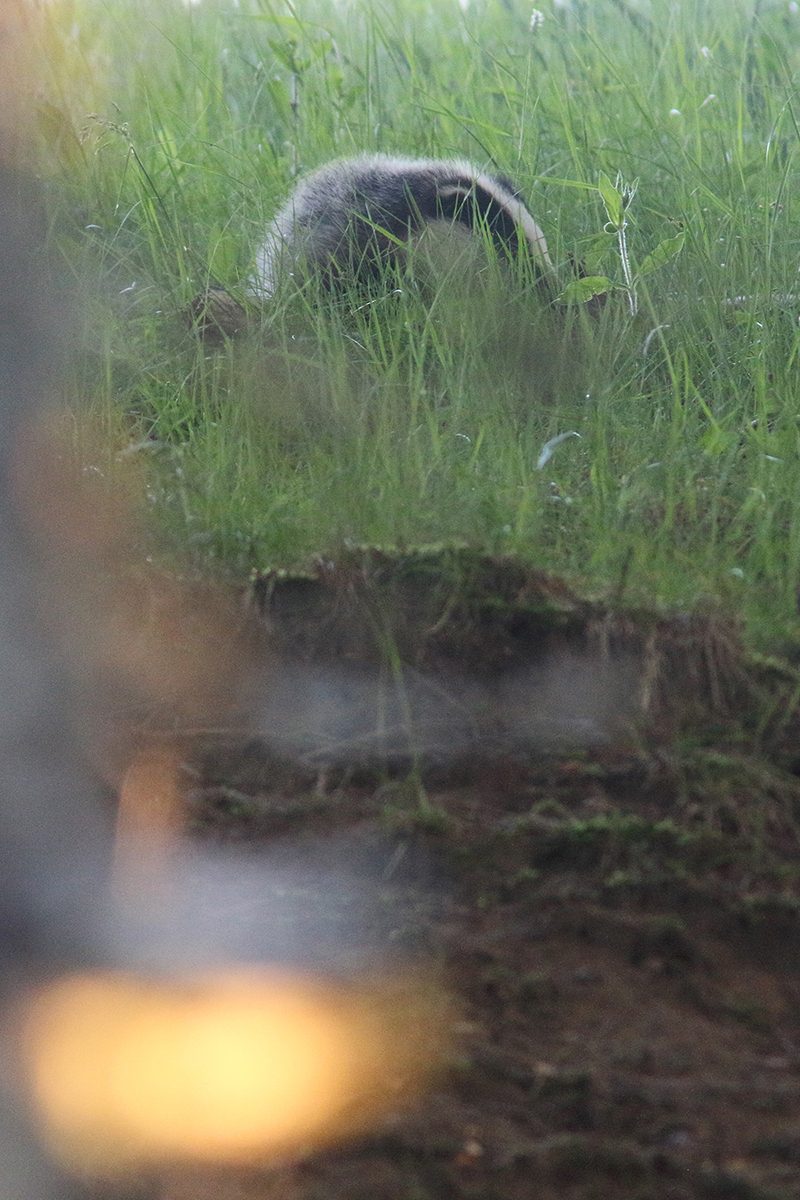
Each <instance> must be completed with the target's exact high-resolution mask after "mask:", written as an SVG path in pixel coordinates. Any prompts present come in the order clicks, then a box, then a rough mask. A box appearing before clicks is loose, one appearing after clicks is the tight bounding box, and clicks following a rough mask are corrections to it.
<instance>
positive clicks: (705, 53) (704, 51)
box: [700, 46, 711, 58]
mask: <svg viewBox="0 0 800 1200" xmlns="http://www.w3.org/2000/svg"><path fill="white" fill-rule="evenodd" d="M700 53H701V54H702V56H703V58H711V51H710V50H709V48H708V46H701V47H700Z"/></svg>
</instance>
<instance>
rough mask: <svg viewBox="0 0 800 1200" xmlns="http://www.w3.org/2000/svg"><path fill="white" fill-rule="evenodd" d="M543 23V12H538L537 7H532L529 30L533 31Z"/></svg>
mask: <svg viewBox="0 0 800 1200" xmlns="http://www.w3.org/2000/svg"><path fill="white" fill-rule="evenodd" d="M543 25H544V13H543V12H540V11H539V9H538V8H534V9H533V11H532V12H531V31H532V32H533V31H535V30H537V29H541V27H542V26H543Z"/></svg>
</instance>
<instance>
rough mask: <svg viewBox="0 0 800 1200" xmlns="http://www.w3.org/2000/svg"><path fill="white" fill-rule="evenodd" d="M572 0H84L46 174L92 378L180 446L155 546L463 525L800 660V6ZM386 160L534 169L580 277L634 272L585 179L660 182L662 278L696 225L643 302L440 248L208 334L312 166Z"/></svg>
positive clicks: (284, 560) (70, 24) (204, 564)
mask: <svg viewBox="0 0 800 1200" xmlns="http://www.w3.org/2000/svg"><path fill="white" fill-rule="evenodd" d="M542 3H543V5H544V7H543V9H542V12H543V21H542V22H541V23H540V24H538V25H536V27H535V28H533V29H532V28H531V7H530V6H529V5H528V4H527V3H525V4H522V3H520V2H519V0H506V2H505V3H500V2H499V0H485V2H484V0H481V2H478V0H475V2H474V3H471V4H469V5H468V6H467V7H466V8H465V9H463V10H462V9H461V8H460V7H459V5H458V3H456V0H386V2H385V3H379V2H377V0H374V2H372V3H369V2H366V3H361V2H358V3H356V2H349V3H348V2H347V0H343V2H342V3H336V4H334V3H332V2H330V0H329V2H327V3H324V2H323V0H308V2H306V0H297V2H296V3H295V4H294V5H289V4H286V5H283V4H281V3H279V2H278V0H275V2H274V3H272V2H271V0H239V3H238V4H236V5H234V3H233V2H232V0H231V2H230V3H222V2H220V3H211V2H207V0H202V2H201V3H199V4H197V5H196V6H185V5H184V4H183V3H180V2H179V0H178V2H175V0H157V2H156V0H139V2H138V3H136V4H123V3H122V2H121V0H106V2H105V3H101V2H100V0H73V2H72V3H69V2H67V0H65V2H64V3H63V4H62V5H60V6H58V7H57V8H54V9H53V16H52V20H51V26H50V29H49V33H48V37H47V53H48V57H49V62H50V75H49V83H48V90H47V94H46V95H45V96H44V97H43V98H42V101H41V129H42V139H43V146H44V150H45V153H44V155H43V165H42V172H43V174H45V176H46V180H47V185H48V189H49V193H50V195H51V196H52V240H53V245H54V246H55V247H57V249H58V252H59V256H60V258H61V260H62V262H63V264H64V266H65V269H66V271H67V273H68V275H69V278H70V279H71V280H74V287H75V291H76V295H77V297H78V298H79V300H80V302H81V303H82V305H83V312H84V328H83V330H82V333H81V345H82V351H81V353H80V355H79V356H77V361H76V363H75V366H74V369H73V372H72V375H71V377H70V379H69V381H68V383H67V387H66V391H67V396H66V399H67V402H68V403H69V404H71V405H73V406H75V407H79V406H80V405H81V404H82V403H85V401H86V400H87V398H90V399H91V406H92V407H93V408H94V409H97V408H99V409H100V410H101V411H103V412H105V413H106V421H107V423H108V424H110V425H112V426H113V425H115V424H116V425H117V427H118V428H119V429H120V430H121V437H123V438H124V439H130V440H131V441H133V442H141V441H147V440H152V441H153V446H152V449H151V450H142V451H140V453H141V455H142V456H143V458H146V460H147V463H148V468H147V469H148V477H149V489H150V494H151V496H152V497H153V499H154V501H155V502H154V503H153V504H152V505H151V508H152V516H153V520H152V524H153V530H154V538H156V539H157V542H158V545H159V546H160V548H161V549H160V552H161V553H165V554H167V555H179V556H180V557H181V559H182V560H183V561H186V559H187V557H188V560H189V561H190V562H191V563H192V564H193V565H194V567H195V568H198V569H200V570H201V571H206V570H207V571H214V572H218V571H220V570H222V571H224V572H226V573H232V574H234V575H236V576H241V577H246V576H247V575H248V573H249V572H250V571H251V570H252V569H254V568H255V569H260V568H266V567H273V566H288V565H291V564H298V563H302V562H304V561H307V560H308V559H309V558H310V557H311V556H314V555H321V556H322V557H323V558H324V557H335V556H336V554H337V553H338V552H339V550H340V549H341V548H342V547H343V546H346V545H351V544H360V543H370V544H378V545H384V546H385V545H397V546H414V545H421V544H430V543H440V542H445V543H452V542H456V543H466V544H468V545H470V546H472V547H476V548H478V549H485V550H486V551H487V552H489V553H506V552H508V553H514V554H517V555H519V556H521V557H522V558H523V559H526V560H529V561H531V562H533V563H535V564H538V565H541V566H546V567H549V568H552V569H553V570H555V571H557V572H560V573H562V574H564V575H566V576H567V577H568V578H570V579H571V580H573V581H579V582H580V584H581V586H582V587H584V588H585V589H588V590H589V591H590V592H592V593H593V594H600V595H603V594H608V595H609V596H620V595H623V596H624V597H625V598H631V599H636V600H637V601H638V600H645V601H647V602H648V603H653V604H657V605H665V606H670V607H680V606H686V607H694V606H697V605H704V606H707V605H709V604H721V605H723V606H725V607H727V608H728V609H730V610H732V611H734V612H737V613H740V614H741V615H742V616H743V617H744V618H745V620H746V622H747V627H748V630H749V634H750V637H751V639H752V640H753V641H754V642H755V643H756V644H760V645H762V646H768V647H771V648H772V647H775V646H779V647H783V648H785V649H787V650H789V649H790V648H793V647H795V646H797V647H798V648H800V631H799V630H798V619H797V600H796V593H797V589H798V582H799V581H800V580H799V577H800V452H799V451H800V325H798V314H800V276H798V266H799V265H800V189H798V165H800V157H799V155H800V137H799V136H798V135H799V130H798V124H797V121H798V118H799V117H800V100H798V98H797V96H796V89H797V83H798V76H799V75H800V13H798V12H794V11H792V6H791V5H790V4H789V3H786V2H784V0H780V2H777V0H776V2H774V3H772V2H765V3H756V4H753V3H743V2H737V0H734V2H729V3H724V4H723V3H721V2H720V0H716V2H708V3H705V2H703V0H695V2H687V3H683V4H680V3H676V4H669V5H666V4H652V5H651V4H647V3H643V2H641V3H640V2H638V0H573V2H572V3H569V4H559V5H558V6H557V7H554V6H553V5H552V3H551V0H547V2H546V3H545V0H542ZM362 150H381V151H386V152H401V153H406V154H409V153H410V154H423V155H429V154H435V155H442V156H452V155H460V156H466V157H469V158H471V159H473V160H474V161H476V162H477V163H480V164H491V166H492V167H493V168H496V169H499V170H501V171H504V172H506V173H508V174H510V175H512V176H513V177H514V178H515V179H516V180H517V181H518V182H519V184H520V185H521V187H522V189H523V191H524V193H525V195H526V197H527V199H528V203H529V207H530V208H531V209H532V211H533V213H534V215H535V216H536V217H537V219H538V221H539V222H540V224H541V226H542V228H543V230H544V232H545V235H546V237H547V240H548V244H549V247H550V250H551V255H552V257H553V259H554V261H555V262H556V264H557V269H558V273H559V277H560V280H561V283H562V285H563V286H566V285H567V283H568V282H569V280H570V279H571V278H572V277H573V269H572V266H571V260H572V259H573V258H575V259H577V260H581V261H583V262H585V264H586V267H587V270H589V271H590V273H592V274H606V275H609V276H611V277H613V278H614V279H615V280H616V281H617V282H619V283H621V282H622V270H621V265H620V262H619V257H618V251H617V240H616V237H615V236H614V235H613V233H610V232H604V228H603V227H604V224H605V222H606V220H607V213H606V210H605V208H604V206H603V203H602V201H601V198H600V196H599V194H598V193H597V192H596V191H594V190H588V189H586V188H583V189H581V188H574V187H568V186H565V185H564V184H563V182H559V181H564V180H568V181H572V182H575V183H583V184H590V185H596V184H597V182H598V179H599V173H600V172H605V173H606V174H607V175H608V176H609V177H610V178H611V179H612V180H613V179H614V178H615V176H616V174H617V172H618V171H621V172H622V174H623V176H624V178H625V179H626V180H633V179H634V178H638V179H639V188H638V192H637V194H636V196H635V198H634V200H633V202H632V205H631V208H630V209H629V211H628V214H627V216H628V221H629V224H628V228H627V237H628V247H629V251H630V255H631V259H632V262H633V266H634V269H635V268H636V266H637V264H639V263H641V262H642V261H643V260H644V258H645V256H646V255H647V254H648V253H649V252H650V251H652V250H653V248H654V247H655V246H656V245H657V244H658V243H659V242H661V241H662V240H664V239H667V238H671V237H674V236H675V235H676V234H677V233H678V232H679V231H680V230H683V231H684V233H685V243H684V246H683V249H682V251H681V252H680V254H679V255H677V257H675V258H673V259H672V260H671V261H670V262H669V263H667V264H666V265H665V266H663V267H662V268H661V269H660V270H659V271H657V272H655V273H653V274H651V275H649V276H648V277H647V279H645V280H643V281H642V283H641V285H640V288H639V312H638V314H637V315H636V316H635V317H632V316H631V315H630V312H629V306H628V303H627V299H626V296H625V295H624V293H623V292H618V293H613V294H612V296H611V297H610V299H609V300H608V302H607V303H606V304H605V306H604V307H602V308H601V309H600V310H599V311H592V312H589V311H586V310H584V309H582V308H581V307H580V306H575V307H573V308H571V309H569V310H566V309H565V308H562V307H559V306H555V307H554V306H552V305H549V304H548V303H547V302H546V301H545V300H543V298H542V297H541V295H540V294H537V292H536V291H535V289H533V288H532V287H531V286H530V281H529V280H526V278H525V271H524V269H521V270H519V271H514V270H509V269H506V268H504V267H503V266H502V264H497V263H494V262H492V261H490V258H491V256H488V257H486V256H484V258H481V257H480V250H479V248H478V250H477V251H476V253H477V255H478V257H477V260H476V259H475V256H474V255H473V256H471V255H470V254H467V256H466V257H467V261H466V262H464V261H462V260H461V259H458V256H456V258H457V261H456V262H455V263H454V264H453V265H452V266H450V265H448V264H449V258H448V253H447V247H444V248H442V247H437V246H435V245H434V246H433V247H432V250H431V256H432V257H433V258H434V260H435V259H436V258H437V256H438V259H439V262H438V272H437V271H434V272H433V274H432V273H431V270H430V264H429V260H428V256H427V255H426V254H424V253H422V252H421V253H420V254H419V255H418V256H416V257H415V258H414V259H413V260H412V262H411V264H410V267H409V269H408V271H406V272H404V273H400V274H399V275H398V274H394V273H392V272H389V273H387V277H386V279H385V281H384V282H383V285H382V286H378V287H377V288H376V289H375V290H373V291H372V292H371V293H370V295H369V297H368V298H367V300H368V303H366V306H365V297H364V296H363V295H360V294H355V293H353V294H350V295H344V296H342V297H339V298H337V299H336V300H335V301H334V300H331V299H330V298H325V297H323V298H320V297H318V296H317V297H314V296H311V295H308V294H306V295H305V296H302V297H297V296H295V297H287V298H286V299H284V300H281V301H276V302H274V303H273V304H272V305H271V307H270V308H269V310H268V311H267V312H266V314H265V316H264V322H263V327H262V328H261V329H260V331H257V332H256V333H255V334H254V335H253V336H252V337H250V338H249V339H246V340H245V341H243V342H240V343H235V344H231V345H229V346H227V347H226V348H224V349H223V350H220V351H211V350H209V349H207V348H204V347H203V346H202V345H201V344H200V343H199V342H198V340H197V339H196V338H195V337H193V336H192V335H191V334H190V333H188V332H187V331H186V328H185V320H184V312H185V306H186V305H187V304H188V303H189V301H190V300H191V298H192V297H193V296H194V295H195V294H196V293H197V292H198V291H200V290H201V289H202V288H203V287H204V286H205V285H206V284H207V283H208V282H209V281H211V282H216V283H219V284H222V285H224V286H226V287H228V288H230V289H231V290H232V291H233V292H234V293H235V294H241V293H242V292H243V290H244V289H245V288H246V281H247V278H248V274H249V271H250V269H251V264H252V261H253V257H254V254H255V251H256V249H257V246H258V243H259V240H260V238H261V237H262V236H263V232H264V229H265V227H266V225H267V223H268V221H269V219H270V217H271V216H272V215H273V213H274V212H275V210H276V209H277V207H278V206H279V204H280V203H282V201H283V200H284V199H285V197H286V196H287V194H288V192H289V190H290V189H291V186H292V180H293V178H294V176H295V174H296V173H297V172H299V171H302V170H306V169H310V168H312V167H314V166H316V165H318V164H319V163H321V162H324V161H326V160H328V159H330V158H332V157H335V156H337V155H343V154H349V153H353V152H357V151H362ZM432 278H433V279H435V280H436V282H433V283H432V282H431V279H432ZM134 284H135V287H133V285H134ZM131 289H132V290H131ZM736 297H745V299H744V300H742V301H740V302H738V303H736V304H731V303H730V301H731V300H733V299H734V298H736ZM787 297H789V298H787ZM792 297H793V298H792ZM645 350H646V353H645ZM572 430H574V431H576V432H578V433H579V434H580V439H578V438H569V439H566V440H565V441H563V442H562V443H561V444H559V445H558V446H557V447H556V448H555V450H554V454H553V457H552V458H551V459H550V461H549V462H548V463H547V464H546V466H545V467H544V468H543V469H542V470H538V469H537V466H536V464H537V460H538V458H539V454H540V451H541V449H542V446H543V444H544V443H545V442H546V441H547V440H548V439H550V438H552V437H554V436H555V435H557V434H559V433H564V432H568V431H572Z"/></svg>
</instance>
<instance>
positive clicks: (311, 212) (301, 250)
mask: <svg viewBox="0 0 800 1200" xmlns="http://www.w3.org/2000/svg"><path fill="white" fill-rule="evenodd" d="M439 223H446V224H449V225H460V226H462V227H464V226H466V227H467V228H468V229H469V230H472V231H482V230H486V231H487V232H488V234H489V235H490V236H491V238H492V240H493V241H494V242H495V244H496V245H497V247H498V249H499V250H500V251H501V253H503V254H505V255H507V256H510V257H515V256H518V255H519V254H520V252H521V250H522V248H523V246H527V248H528V251H529V252H530V255H531V257H532V259H533V262H534V264H535V266H536V268H537V271H538V273H539V275H540V277H542V278H549V277H552V276H553V275H554V271H553V264H552V262H551V261H550V256H549V254H548V252H547V243H546V241H545V238H544V234H543V233H542V231H541V229H540V228H539V226H538V225H537V224H536V222H535V221H534V219H533V217H532V216H531V214H530V213H529V212H528V210H527V208H526V207H525V204H524V202H523V200H522V197H521V196H520V193H519V192H518V190H517V189H516V188H515V186H514V184H513V183H512V182H511V181H510V180H509V179H507V178H506V177H505V176H503V175H488V174H486V173H485V172H484V171H482V170H481V168H480V167H476V166H474V165H473V164H472V163H469V162H466V161H463V160H461V159H436V158H395V157H393V156H390V155H387V154H362V155H360V156H358V157H356V158H344V159H339V160H337V161H334V162H331V163H328V164H327V165H326V166H323V167H320V168H319V169H318V170H317V171H314V172H312V174H310V175H307V176H306V177H305V178H304V179H302V180H301V181H300V182H299V183H298V185H297V187H296V188H295V190H294V192H293V194H292V196H291V197H290V199H289V201H288V203H287V204H286V205H285V206H284V207H283V208H282V209H281V211H280V212H279V213H278V215H277V216H276V217H275V219H274V221H273V222H272V225H271V227H270V229H269V231H268V234H267V237H266V240H265V241H264V243H263V245H262V246H261V248H260V250H259V251H258V254H257V256H256V265H255V276H254V278H253V280H252V281H251V291H252V293H253V294H254V295H256V296H259V297H261V298H262V299H263V298H269V297H271V296H273V295H274V294H275V292H276V291H277V289H278V287H279V286H280V284H281V282H282V281H283V280H285V279H286V278H287V277H293V278H294V279H295V281H297V282H302V281H303V280H305V279H306V278H308V277H310V276H314V275H316V276H318V277H319V278H320V280H321V281H322V282H323V283H324V284H326V285H327V286H329V287H330V286H333V285H334V284H335V283H336V282H337V281H338V280H344V281H347V280H351V279H363V278H364V277H366V276H369V275H375V274H378V273H379V272H380V270H381V267H382V266H384V265H385V264H386V263H391V262H396V261H398V260H401V259H402V257H403V253H404V250H405V249H406V247H407V246H408V244H409V242H410V240H411V239H412V238H413V236H414V235H415V234H418V233H421V232H422V231H423V230H424V229H425V228H426V227H427V226H432V225H435V224H439Z"/></svg>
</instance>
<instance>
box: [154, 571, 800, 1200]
mask: <svg viewBox="0 0 800 1200" xmlns="http://www.w3.org/2000/svg"><path fill="white" fill-rule="evenodd" d="M254 600H255V604H256V607H257V612H258V617H259V621H260V622H261V623H262V626H263V629H264V632H265V639H266V642H265V644H266V645H267V646H268V655H267V659H268V661H269V663H270V667H269V670H268V671H266V672H264V673H263V674H262V676H260V677H259V678H258V679H257V683H256V686H255V688H254V692H253V696H254V699H252V701H251V710H250V716H249V718H248V721H247V722H245V724H244V725H243V726H242V728H241V729H239V730H236V729H233V728H231V729H230V730H227V731H226V730H223V731H220V730H217V731H215V732H213V733H211V732H208V731H206V732H205V733H203V732H202V731H195V733H194V734H193V735H192V736H187V737H186V738H185V740H184V741H183V743H182V744H183V746H184V754H183V766H182V780H183V788H184V795H185V801H186V804H187V806H188V810H189V813H190V816H191V824H192V828H193V830H194V833H195V834H196V836H198V837H202V838H207V839H211V840H222V841H225V842H231V841H234V842H243V841H244V842H252V843H254V844H264V842H269V843H275V844H281V843H282V842H284V841H285V839H287V838H288V839H291V844H297V842H298V841H299V842H300V843H301V844H302V843H304V842H314V843H315V844H316V845H318V846H322V847H323V850H324V846H325V845H326V842H327V840H329V839H330V840H331V844H333V841H335V840H336V839H337V838H340V837H341V836H343V835H344V836H346V837H347V838H349V839H350V840H351V843H352V846H353V848H354V849H353V854H352V860H353V862H354V864H358V863H364V862H368V863H369V866H368V868H364V869H366V870H367V871H368V873H369V874H370V879H371V881H372V882H371V886H372V890H373V894H374V906H373V907H374V914H373V916H374V923H375V929H376V930H378V929H379V928H380V930H381V931H382V932H381V933H380V935H377V934H376V937H378V936H379V937H380V938H383V939H384V941H383V946H382V952H383V954H384V955H385V957H387V958H388V959H389V961H391V960H392V958H393V956H396V957H397V959H398V961H402V957H403V955H407V954H408V953H412V954H413V955H414V956H415V957H416V958H420V957H421V958H422V959H423V960H424V961H427V962H429V963H433V964H434V965H435V967H436V968H437V969H438V970H439V971H440V972H441V975H442V977H443V978H444V980H445V982H446V985H447V987H448V989H449V990H450V992H451V994H452V996H453V997H454V999H455V1006H456V1016H455V1017H454V1029H453V1048H452V1051H451V1058H450V1061H449V1062H448V1063H447V1064H446V1069H445V1071H444V1073H443V1075H442V1077H441V1079H440V1082H439V1085H438V1087H437V1089H436V1090H435V1091H434V1092H433V1093H432V1094H429V1095H427V1096H426V1097H424V1098H422V1099H421V1100H419V1101H418V1103H417V1104H416V1106H415V1107H414V1108H413V1110H411V1111H404V1112H400V1111H398V1112H397V1113H396V1114H393V1115H391V1116H390V1118H389V1119H388V1120H387V1119H383V1120H382V1122H381V1124H380V1126H379V1127H378V1128H376V1129H375V1130H374V1131H373V1133H372V1134H371V1135H370V1136H368V1137H364V1138H362V1139H361V1140H360V1141H358V1142H357V1143H356V1144H351V1145H348V1146H346V1147H344V1148H342V1149H339V1150H338V1151H336V1152H328V1153H325V1154H310V1155H309V1156H308V1157H304V1158H302V1160H300V1161H297V1162H293V1163H291V1164H286V1165H285V1166H284V1167H282V1168H280V1169H273V1170H271V1171H265V1172H263V1173H257V1172H253V1173H247V1174H245V1173H240V1174H224V1175H213V1174H202V1175H201V1174H197V1175H193V1174H189V1173H184V1174H176V1175H174V1176H173V1177H171V1178H170V1179H168V1180H167V1181H166V1183H165V1188H166V1192H167V1194H168V1196H169V1197H170V1200H189V1198H190V1197H191V1198H192V1200H200V1198H201V1197H202V1198H204V1200H205V1198H206V1197H208V1198H209V1200H211V1198H213V1200H222V1198H223V1197H229V1198H230V1200H234V1198H236V1200H239V1198H240V1197H243V1196H246V1197H247V1198H248V1200H254V1198H255V1197H259V1196H260V1197H264V1198H265V1200H266V1198H267V1197H269V1198H270V1200H272V1198H277V1197H280V1198H281V1200H283V1198H287V1200H345V1198H346V1200H359V1198H363V1200H377V1198H380V1200H450V1198H453V1200H456V1198H463V1200H466V1198H474V1200H477V1198H478V1197H480V1198H481V1200H518V1198H523V1197H525V1198H527V1197H532V1196H536V1197H542V1198H545V1200H546V1198H549V1197H553V1198H555V1197H559V1198H569V1200H571V1198H573V1197H574V1198H576V1200H577V1198H578V1197H580V1198H584V1197H586V1198H588V1197H609V1196H614V1197H630V1198H631V1200H634V1198H635V1200H646V1198H649V1197H654V1198H655V1197H659V1198H660V1197H664V1198H667V1197H669V1198H670V1200H690V1198H692V1200H693V1198H695V1197H697V1198H700V1197H703V1198H706V1197H725V1198H729V1197H730V1198H734V1197H736V1198H741V1200H745V1198H747V1200H767V1198H768V1197H776V1198H777V1197H785V1198H787V1200H788V1198H789V1197H797V1196H798V1195H800V919H799V917H798V910H799V908H800V900H799V899H798V873H799V870H800V860H799V859H798V838H797V831H798V819H799V818H800V780H798V778H797V775H796V773H795V770H796V761H797V760H796V754H795V751H794V749H793V743H794V735H793V733H792V730H793V727H794V723H795V719H794V716H793V703H794V701H793V692H794V689H795V687H796V680H795V678H794V675H793V672H792V670H791V669H790V668H789V667H787V666H781V665H780V664H776V663H765V662H763V661H761V662H755V661H753V659H752V658H748V656H747V654H746V653H745V651H744V650H743V648H742V645H741V643H740V640H739V636H738V632H737V630H736V627H735V625H734V624H733V623H731V622H725V621H723V620H722V619H721V618H719V617H714V616H711V615H703V614H696V615H694V616H692V617H682V616H679V617H677V618H676V617H670V616H667V615H663V614H654V613H646V612H638V611H635V610H633V609H629V610H623V608H622V605H621V604H620V603H619V602H617V603H616V604H614V605H609V604H605V603H600V602H596V601H590V600H581V599H579V598H578V597H576V596H575V595H574V594H573V593H572V592H571V591H570V590H569V589H568V588H567V587H566V586H565V585H563V584H562V583H560V582H559V581H557V580H553V579H551V578H549V577H548V576H546V575H545V574H543V573H537V572H532V571H530V570H529V569H526V568H524V567H522V566H520V565H518V564H513V563H510V562H503V561H487V560H485V559H480V558H479V557H477V556H472V555H470V554H468V553H466V552H455V551H453V552H448V553H444V554H442V553H432V552H431V553H427V554H425V553H420V554H415V555H414V554H410V555H405V556H403V555H395V554H384V553H379V552H376V551H364V552H363V553H353V554H352V555H351V556H350V558H349V559H348V560H347V561H344V562H340V563H337V564H336V565H333V564H323V563H321V564H319V565H318V567H317V568H316V569H315V570H314V571H311V572H309V573H308V575H307V577H303V578H288V577H284V576H278V575H270V576H267V577H265V578H263V579H261V580H259V581H258V582H257V583H256V585H255V588H254ZM265 661H266V659H265ZM276 664H277V665H276ZM256 674H258V672H257V673H256ZM298 681H299V682H298ZM381 714H382V715H381ZM287 844H288V843H287ZM362 851H363V854H362ZM354 869H355V870H359V869H361V868H360V867H358V865H356V866H354ZM382 910H383V912H382ZM386 913H389V914H390V918H391V919H390V920H389V921H388V928H387V922H386V921H385V920H383V917H384V916H385V914H386Z"/></svg>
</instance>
